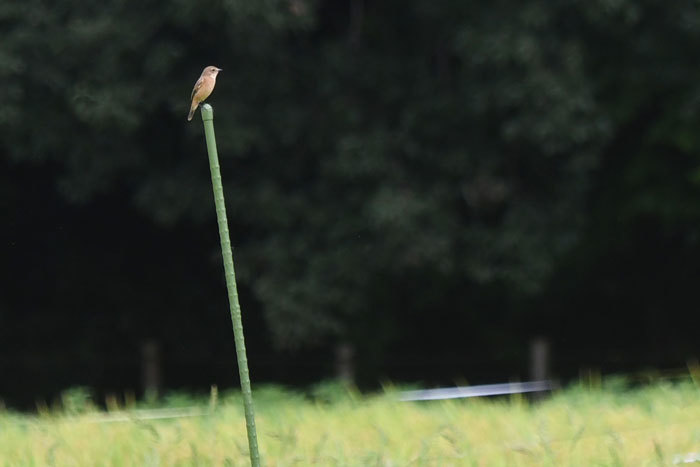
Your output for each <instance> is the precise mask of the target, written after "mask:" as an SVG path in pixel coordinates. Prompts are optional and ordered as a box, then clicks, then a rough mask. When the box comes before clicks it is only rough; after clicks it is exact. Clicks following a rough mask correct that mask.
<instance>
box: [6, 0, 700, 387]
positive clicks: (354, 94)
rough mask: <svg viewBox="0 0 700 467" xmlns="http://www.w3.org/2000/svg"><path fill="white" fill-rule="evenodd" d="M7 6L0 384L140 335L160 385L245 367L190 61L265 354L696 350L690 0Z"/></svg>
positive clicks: (480, 373) (88, 367) (105, 356)
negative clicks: (151, 347) (191, 102)
mask: <svg viewBox="0 0 700 467" xmlns="http://www.w3.org/2000/svg"><path fill="white" fill-rule="evenodd" d="M0 32H1V33H2V34H1V37H2V39H1V40H0V78H1V79H2V83H3V85H2V86H1V87H0V102H2V105H1V112H0V193H1V194H2V196H0V208H1V211H0V212H2V218H3V224H4V228H3V229H1V230H0V241H1V242H2V243H0V244H1V245H2V251H3V255H2V256H3V257H4V259H3V261H2V263H1V264H2V268H1V269H0V274H1V276H0V278H1V279H2V282H1V283H0V284H1V285H0V287H2V293H0V342H2V344H0V346H2V347H3V351H2V356H0V371H1V372H2V373H3V374H4V375H8V376H7V377H5V378H3V383H2V384H1V385H0V396H2V394H3V392H7V393H12V394H18V393H21V392H25V393H26V392H27V391H29V392H32V391H33V393H38V394H45V393H48V392H51V391H53V390H55V389H57V388H61V387H66V386H69V385H72V384H76V383H82V384H89V385H98V386H100V385H101V386H103V387H107V388H119V387H124V386H129V385H133V384H135V383H134V381H136V380H137V379H138V363H137V362H138V352H139V350H138V349H139V346H140V343H141V342H143V341H144V340H147V339H152V338H155V339H157V340H158V341H160V342H162V345H163V354H164V359H165V361H164V365H165V367H166V371H165V373H166V375H167V376H166V381H167V384H169V385H171V386H173V387H174V386H182V385H187V384H192V385H199V384H202V382H203V381H204V382H205V383H204V384H207V383H208V382H210V381H212V380H220V379H221V378H222V375H227V376H225V377H223V378H229V377H230V378H232V377H233V376H229V375H232V374H233V373H234V372H233V371H232V368H231V366H232V365H233V363H232V359H231V355H232V352H233V347H232V344H231V342H230V340H231V339H230V335H229V334H230V329H229V328H228V324H227V321H226V319H227V314H226V312H225V309H226V302H225V299H226V297H225V293H224V289H223V282H222V277H221V266H220V262H219V258H218V256H217V249H216V241H217V239H216V230H215V226H214V224H213V223H214V212H213V208H212V204H211V193H210V187H209V182H208V172H207V165H206V158H205V153H204V146H203V137H202V129H201V124H200V120H199V116H198V115H197V116H196V117H195V119H194V121H193V122H192V123H191V124H187V122H186V121H185V116H186V114H187V110H188V101H187V98H188V96H189V91H190V89H191V86H192V84H193V82H194V80H195V79H196V77H197V76H198V74H199V72H200V71H201V68H203V67H204V66H205V65H216V66H219V67H221V68H223V69H224V71H223V72H222V73H221V75H220V76H219V80H218V84H217V88H216V90H215V92H214V94H213V95H212V97H211V99H210V101H211V103H212V105H213V106H214V108H215V112H216V126H217V137H218V143H219V151H220V154H221V157H222V165H223V167H222V168H223V172H224V174H223V175H224V183H225V185H226V189H227V192H226V197H227V203H228V206H229V217H230V219H231V222H232V231H233V234H234V245H235V255H236V265H237V270H238V275H239V281H240V282H241V285H240V287H241V290H242V300H243V310H244V316H245V320H246V326H247V329H246V331H247V333H248V339H249V341H250V342H251V343H252V345H251V346H249V347H251V349H250V351H251V364H252V367H253V368H252V371H253V375H254V378H255V374H256V371H257V372H258V373H257V374H258V375H262V378H263V379H269V380H278V381H287V382H294V381H296V382H299V381H308V380H313V379H318V378H321V377H324V376H328V375H330V374H331V372H332V370H331V368H332V363H330V362H331V361H332V358H331V356H330V353H329V352H328V350H329V349H331V348H333V347H334V346H335V344H336V343H338V342H347V343H350V344H351V345H352V346H354V348H355V349H356V352H357V354H356V358H357V361H358V364H359V367H360V368H359V371H360V376H361V377H364V378H365V380H366V381H376V380H377V378H379V377H395V378H406V379H431V378H433V379H441V378H442V379H445V378H451V377H456V376H463V377H467V378H480V377H483V378H489V377H492V376H493V377H501V378H502V377H503V376H504V375H510V374H514V373H518V372H521V371H523V368H525V366H524V357H523V352H522V349H523V348H524V346H525V345H526V343H527V340H528V339H529V338H530V337H532V336H534V335H538V334H545V335H547V336H549V337H550V338H551V339H552V341H553V343H554V346H555V348H556V349H558V350H557V352H556V353H555V368H556V369H557V370H558V371H559V372H561V373H562V374H572V373H575V371H576V369H577V368H578V367H579V366H582V365H593V366H602V367H605V368H610V369H616V370H630V369H635V368H639V367H642V366H645V365H650V366H659V367H668V366H679V365H682V364H683V362H684V360H685V359H686V358H689V357H692V356H693V355H696V354H697V350H698V346H697V341H696V339H695V332H694V329H697V325H698V319H697V317H696V315H697V314H696V313H695V312H694V310H693V305H694V290H695V287H694V285H695V283H696V282H697V279H699V277H698V275H699V274H698V272H699V271H698V267H697V266H696V264H698V261H697V258H698V253H699V252H700V244H699V243H698V242H700V236H699V235H700V231H699V230H698V221H699V220H700V202H698V201H700V200H698V196H699V194H700V190H699V185H698V184H699V183H700V169H699V168H700V164H699V162H700V159H699V157H698V156H699V155H700V138H698V136H697V135H698V134H699V132H698V131H697V128H698V127H699V126H698V123H699V122H698V111H697V110H698V106H700V85H699V84H698V83H700V65H699V63H700V62H699V61H698V60H697V57H696V55H697V52H696V51H697V50H700V12H699V11H698V6H697V5H696V3H695V2H690V1H678V2H671V3H668V2H661V1H658V0H645V1H632V0H615V1H613V0H597V1H589V2H580V1H574V0H556V1H545V0H530V1H525V2H513V1H498V0H496V1H492V2H468V1H457V0H443V1H436V2H417V1H416V2H411V1H408V2H407V1H402V2H399V1H393V0H391V1H384V2H369V1H366V0H347V1H340V0H337V1H331V0H328V1H324V0H315V1H313V0H275V1H271V2H252V1H251V2H247V1H241V0H216V1H214V0H208V1H204V2H196V3H193V2H161V1H156V0H147V1H142V2H139V3H138V4H133V3H132V2H121V1H116V0H107V1H105V2H100V4H99V5H98V4H93V3H90V2H84V1H78V0H67V1H65V2H62V3H61V4H60V5H53V4H50V3H46V2H44V1H40V0H22V1H17V0H8V1H5V2H3V3H2V4H0ZM203 362H206V363H203ZM305 365H306V366H305ZM120 385H121V386H120Z"/></svg>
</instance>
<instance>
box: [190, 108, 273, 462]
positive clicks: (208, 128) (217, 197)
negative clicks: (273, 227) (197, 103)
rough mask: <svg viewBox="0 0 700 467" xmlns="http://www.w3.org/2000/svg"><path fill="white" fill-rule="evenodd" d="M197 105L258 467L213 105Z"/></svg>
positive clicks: (251, 444)
mask: <svg viewBox="0 0 700 467" xmlns="http://www.w3.org/2000/svg"><path fill="white" fill-rule="evenodd" d="M201 109H202V110H201V112H202V120H203V121H204V136H205V137H206V140H207V152H208V153H209V168H210V169H211V184H212V188H213V190H214V204H215V205H216V218H217V220H218V222H219V238H220V241H221V254H222V256H223V258H224V272H225V273H226V288H227V289H228V301H229V307H230V308H231V322H232V323H233V338H234V340H235V341H236V357H237V358H238V374H239V376H240V378H241V391H242V392H243V406H244V409H245V423H246V429H247V431H248V447H249V449H250V464H251V465H252V466H253V467H259V466H260V453H259V452H258V435H257V433H256V431H255V410H254V409H253V392H252V391H251V389H250V374H249V373H248V357H247V356H246V353H245V339H244V338H243V323H242V322H241V305H240V304H239V303H238V289H237V287H236V271H235V270H234V269H233V252H232V251H231V239H230V238H229V233H228V220H227V218H226V202H225V201H224V187H223V185H222V184H221V171H220V170H219V156H218V154H217V152H216V136H215V135H214V109H212V107H211V105H209V104H204V105H203V106H202V107H201Z"/></svg>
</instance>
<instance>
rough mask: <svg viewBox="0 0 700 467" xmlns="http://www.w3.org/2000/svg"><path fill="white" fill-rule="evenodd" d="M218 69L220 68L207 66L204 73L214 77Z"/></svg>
mask: <svg viewBox="0 0 700 467" xmlns="http://www.w3.org/2000/svg"><path fill="white" fill-rule="evenodd" d="M220 71H221V68H217V67H215V66H208V67H206V68H205V69H204V74H205V75H209V76H212V77H214V78H216V75H218V74H219V72H220Z"/></svg>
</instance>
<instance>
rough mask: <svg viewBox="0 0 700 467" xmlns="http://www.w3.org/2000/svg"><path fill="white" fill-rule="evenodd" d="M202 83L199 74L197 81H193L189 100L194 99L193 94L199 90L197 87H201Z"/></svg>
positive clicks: (202, 80)
mask: <svg viewBox="0 0 700 467" xmlns="http://www.w3.org/2000/svg"><path fill="white" fill-rule="evenodd" d="M202 84H204V79H203V78H202V77H201V76H200V78H199V79H198V80H197V82H196V83H194V88H193V89H192V95H191V96H190V100H192V99H194V95H195V94H196V93H197V91H199V88H201V87H202Z"/></svg>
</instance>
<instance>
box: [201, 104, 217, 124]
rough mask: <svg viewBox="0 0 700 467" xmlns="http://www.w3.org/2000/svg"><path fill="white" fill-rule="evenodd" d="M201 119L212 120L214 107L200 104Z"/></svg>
mask: <svg viewBox="0 0 700 467" xmlns="http://www.w3.org/2000/svg"><path fill="white" fill-rule="evenodd" d="M202 120H204V121H207V120H214V109H213V108H212V106H211V105H209V104H204V105H202Z"/></svg>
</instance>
